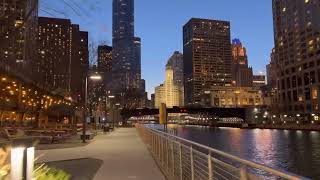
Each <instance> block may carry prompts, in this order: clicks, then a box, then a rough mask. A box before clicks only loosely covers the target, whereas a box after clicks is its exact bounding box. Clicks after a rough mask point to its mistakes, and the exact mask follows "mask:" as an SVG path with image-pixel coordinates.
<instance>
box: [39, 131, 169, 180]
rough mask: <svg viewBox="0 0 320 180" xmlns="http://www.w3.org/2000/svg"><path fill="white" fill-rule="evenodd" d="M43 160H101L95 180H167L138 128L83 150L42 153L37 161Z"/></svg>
mask: <svg viewBox="0 0 320 180" xmlns="http://www.w3.org/2000/svg"><path fill="white" fill-rule="evenodd" d="M39 156H40V158H39V159H38V161H37V162H50V161H61V160H71V159H80V158H95V159H100V160H102V161H103V164H102V166H101V167H100V169H99V170H98V172H97V174H96V175H95V177H94V179H95V180H100V179H101V180H126V179H129V180H151V179H152V180H165V178H164V176H163V174H162V173H161V172H160V170H159V169H158V167H157V165H156V164H155V162H154V160H153V158H152V157H151V155H150V153H149V151H148V150H147V148H146V146H145V145H144V143H143V142H142V140H141V139H140V138H139V136H138V133H137V131H136V129H134V128H132V129H117V130H116V131H115V132H113V133H111V134H108V135H99V136H97V137H96V138H95V140H94V142H92V143H90V144H88V145H87V146H83V147H76V148H67V149H54V150H39V151H37V152H36V157H39ZM88 166H90V165H89V164H88ZM79 171H81V168H79Z"/></svg>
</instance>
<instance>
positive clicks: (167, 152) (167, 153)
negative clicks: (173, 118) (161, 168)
mask: <svg viewBox="0 0 320 180" xmlns="http://www.w3.org/2000/svg"><path fill="white" fill-rule="evenodd" d="M168 141H169V137H168V138H167V139H166V155H167V172H168V174H170V173H169V172H170V169H169V146H168V144H169V143H168Z"/></svg>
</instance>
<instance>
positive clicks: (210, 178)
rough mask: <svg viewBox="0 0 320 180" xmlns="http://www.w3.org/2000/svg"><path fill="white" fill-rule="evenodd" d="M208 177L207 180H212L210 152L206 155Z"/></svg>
mask: <svg viewBox="0 0 320 180" xmlns="http://www.w3.org/2000/svg"><path fill="white" fill-rule="evenodd" d="M208 175H209V180H213V172H212V159H211V152H209V154H208Z"/></svg>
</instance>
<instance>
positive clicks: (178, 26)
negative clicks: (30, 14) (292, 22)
mask: <svg viewBox="0 0 320 180" xmlns="http://www.w3.org/2000/svg"><path fill="white" fill-rule="evenodd" d="M165 1H167V0H165ZM165 1H161V2H148V1H136V2H135V22H136V25H135V26H136V35H137V36H140V37H141V39H142V78H144V79H146V82H147V83H146V86H147V88H146V90H147V91H148V92H149V93H152V92H153V90H154V87H155V86H157V85H159V84H160V83H161V82H162V81H163V80H164V79H163V77H162V76H157V77H154V76H152V75H153V74H154V73H157V74H164V71H165V70H164V68H163V67H164V66H165V64H166V60H167V58H168V57H170V55H171V54H172V53H173V52H174V51H176V50H179V51H181V52H182V49H183V48H182V26H183V25H184V24H185V23H186V22H187V21H188V20H189V19H190V18H191V17H199V18H210V19H220V20H226V21H230V22H231V37H232V38H240V39H241V40H242V42H243V45H244V46H245V47H247V51H248V58H249V65H250V66H253V70H254V72H255V73H258V72H259V71H265V65H266V64H267V63H268V62H269V60H270V53H271V50H272V48H273V44H274V43H273V28H272V7H271V5H272V4H271V2H256V1H253V0H250V1H248V2H241V3H240V2H239V3H238V2H233V4H232V6H230V3H229V2H227V1H226V2H215V3H214V2H209V1H207V0H205V2H204V3H201V4H200V3H196V2H185V3H184V4H183V6H180V3H179V2H170V7H167V8H166V7H165V5H166V4H167V3H166V2H165ZM74 2H76V3H78V4H80V3H82V4H83V5H82V4H81V6H80V7H81V9H79V8H75V9H76V12H78V13H79V12H81V11H85V12H89V11H90V10H95V11H94V12H92V11H91V12H90V14H89V13H88V14H86V15H83V16H79V15H77V13H76V12H74V11H73V10H72V9H71V8H70V7H69V6H67V5H66V4H64V3H63V2H59V3H55V2H48V1H44V0H41V1H40V15H41V16H52V15H55V16H56V17H61V18H65V17H64V15H62V14H59V13H51V15H50V14H48V13H46V12H44V11H43V9H44V8H43V7H45V6H49V5H50V7H51V8H52V9H56V10H60V11H63V12H65V14H67V18H70V19H71V20H72V21H73V22H74V23H78V24H80V26H81V30H85V31H89V37H90V40H91V41H92V40H94V41H95V42H100V41H106V42H107V43H108V45H111V44H112V43H111V42H112V37H111V34H112V1H111V0H110V1H106V2H103V1H99V0H95V3H90V6H86V5H87V3H86V2H85V1H82V0H76V1H74ZM93 4H95V5H93ZM71 5H72V4H71ZM102 7H103V8H102ZM210 8H211V9H212V10H210ZM41 9H42V10H41ZM223 9H229V10H230V11H225V10H224V11H223ZM164 10H166V11H165V12H166V13H163V12H164ZM161 12H162V13H161ZM176 13H179V14H181V15H179V16H178V17H177V16H174V14H176ZM146 14H148V16H146ZM252 14H255V16H252ZM87 16H90V18H89V17H87ZM173 16H174V17H173ZM151 20H152V21H151ZM152 22H158V23H152ZM164 24H166V26H164ZM250 24H251V25H253V24H254V26H250ZM162 34H164V35H166V36H167V38H163V35H162ZM177 34H178V35H177ZM155 41H157V42H158V43H154V42H155ZM261 42H263V43H261ZM151 77H152V78H151Z"/></svg>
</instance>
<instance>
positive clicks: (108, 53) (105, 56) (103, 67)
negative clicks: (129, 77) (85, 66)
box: [98, 45, 112, 73]
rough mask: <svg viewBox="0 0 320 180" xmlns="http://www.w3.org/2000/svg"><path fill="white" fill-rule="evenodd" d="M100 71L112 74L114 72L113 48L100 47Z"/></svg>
mask: <svg viewBox="0 0 320 180" xmlns="http://www.w3.org/2000/svg"><path fill="white" fill-rule="evenodd" d="M98 69H99V71H102V72H105V73H107V72H111V70H112V47H111V46H107V45H103V46H98Z"/></svg>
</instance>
